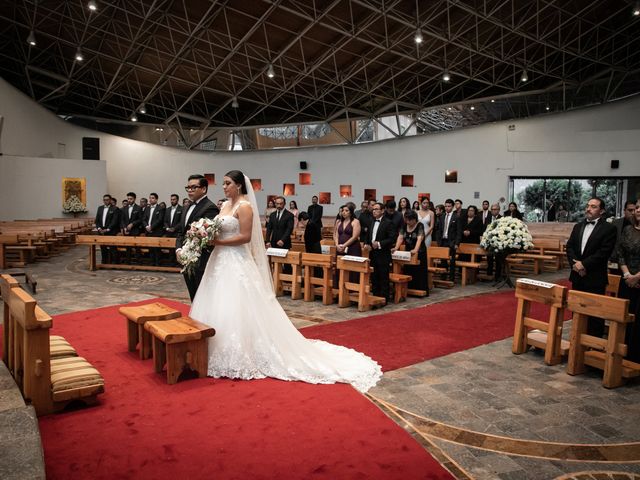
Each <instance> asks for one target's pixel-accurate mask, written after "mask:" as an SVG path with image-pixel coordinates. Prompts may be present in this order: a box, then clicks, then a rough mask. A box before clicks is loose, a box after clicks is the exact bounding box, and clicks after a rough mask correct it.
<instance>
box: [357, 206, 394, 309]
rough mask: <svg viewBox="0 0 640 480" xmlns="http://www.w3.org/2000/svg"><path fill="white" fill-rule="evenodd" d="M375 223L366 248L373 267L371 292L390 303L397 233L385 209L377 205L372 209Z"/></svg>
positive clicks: (370, 231)
mask: <svg viewBox="0 0 640 480" xmlns="http://www.w3.org/2000/svg"><path fill="white" fill-rule="evenodd" d="M371 214H372V216H373V223H372V225H371V229H370V230H369V236H368V238H367V241H366V243H365V246H364V248H365V249H366V250H368V251H369V259H370V260H371V266H372V267H373V273H372V275H371V291H372V293H373V294H374V295H376V296H378V297H384V298H385V299H386V300H387V302H388V301H389V272H390V265H391V247H393V246H394V245H395V243H396V239H397V233H396V230H395V227H394V225H393V223H391V220H389V219H388V218H386V217H385V207H384V205H382V203H375V204H374V205H373V207H372V209H371Z"/></svg>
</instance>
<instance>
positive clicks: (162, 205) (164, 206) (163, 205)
mask: <svg viewBox="0 0 640 480" xmlns="http://www.w3.org/2000/svg"><path fill="white" fill-rule="evenodd" d="M158 206H159V207H160V208H161V209H162V210H166V209H167V204H166V203H165V202H159V203H158Z"/></svg>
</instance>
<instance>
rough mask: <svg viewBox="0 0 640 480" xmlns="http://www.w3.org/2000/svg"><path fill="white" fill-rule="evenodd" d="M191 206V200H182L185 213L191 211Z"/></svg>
mask: <svg viewBox="0 0 640 480" xmlns="http://www.w3.org/2000/svg"><path fill="white" fill-rule="evenodd" d="M190 206H191V200H189V199H188V198H184V199H183V200H182V211H183V212H185V211H187V210H189V207H190Z"/></svg>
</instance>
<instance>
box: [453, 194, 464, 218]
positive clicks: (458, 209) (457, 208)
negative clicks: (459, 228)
mask: <svg viewBox="0 0 640 480" xmlns="http://www.w3.org/2000/svg"><path fill="white" fill-rule="evenodd" d="M453 212H454V213H455V214H456V215H458V218H460V219H462V218H464V217H465V216H466V214H467V212H466V211H465V209H464V208H462V200H460V199H459V198H456V200H455V201H454V202H453Z"/></svg>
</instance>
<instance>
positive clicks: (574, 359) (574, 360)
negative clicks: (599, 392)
mask: <svg viewBox="0 0 640 480" xmlns="http://www.w3.org/2000/svg"><path fill="white" fill-rule="evenodd" d="M567 306H568V308H569V310H571V311H572V312H573V324H572V326H571V346H570V348H569V363H568V364H567V373H568V374H569V375H578V374H580V373H584V372H585V370H586V366H585V365H590V366H592V367H595V368H598V369H600V370H603V371H604V375H603V377H602V385H603V386H604V387H606V388H615V387H619V386H620V385H622V383H623V378H632V377H637V376H639V375H640V364H638V363H635V362H631V361H629V360H625V359H623V357H624V356H625V355H626V354H627V345H626V344H625V343H624V337H625V328H626V326H627V324H628V323H630V322H633V320H634V316H633V315H632V314H630V313H629V300H625V299H621V298H612V297H607V296H606V295H596V294H594V293H586V292H578V291H577V290H571V291H570V292H569V294H568V296H567ZM589 317H598V318H602V319H604V320H608V321H609V334H608V337H607V339H603V338H599V337H594V336H591V335H588V334H587V321H588V318H589Z"/></svg>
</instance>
